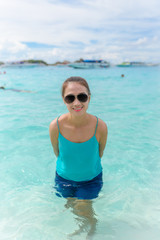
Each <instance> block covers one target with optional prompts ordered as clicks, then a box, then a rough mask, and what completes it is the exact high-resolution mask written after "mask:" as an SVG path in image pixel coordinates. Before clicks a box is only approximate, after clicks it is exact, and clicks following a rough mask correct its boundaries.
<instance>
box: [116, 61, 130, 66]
mask: <svg viewBox="0 0 160 240" xmlns="http://www.w3.org/2000/svg"><path fill="white" fill-rule="evenodd" d="M117 67H131V63H130V62H123V63H121V64H118V65H117Z"/></svg>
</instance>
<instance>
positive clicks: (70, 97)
mask: <svg viewBox="0 0 160 240" xmlns="http://www.w3.org/2000/svg"><path fill="white" fill-rule="evenodd" d="M76 97H77V99H78V101H80V102H87V100H88V95H87V94H85V93H80V94H78V95H77V96H75V95H73V94H69V95H67V96H65V97H64V101H65V102H66V103H73V102H74V101H75V99H76Z"/></svg>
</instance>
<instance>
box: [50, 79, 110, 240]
mask: <svg viewBox="0 0 160 240" xmlns="http://www.w3.org/2000/svg"><path fill="white" fill-rule="evenodd" d="M62 98H63V101H64V103H65V104H66V106H67V108H68V111H69V112H68V113H66V114H63V115H61V116H60V117H58V118H56V119H54V120H53V121H52V122H51V124H50V139H51V143H52V146H53V149H54V153H55V155H56V156H57V165H56V177H55V188H56V190H57V193H56V194H57V196H59V197H64V198H66V199H67V204H66V207H71V208H72V209H73V212H74V214H76V215H77V216H80V217H82V218H83V222H84V220H85V222H87V223H88V224H89V225H90V230H89V233H88V236H89V235H92V234H94V232H95V228H96V222H97V220H96V218H95V214H94V210H93V208H92V199H95V198H97V197H98V194H99V192H100V190H101V188H102V185H103V180H102V166H101V157H102V155H103V151H104V148H105V145H106V140H107V126H106V124H105V123H104V122H103V121H102V120H101V119H99V118H98V117H96V116H94V115H91V114H89V113H87V109H88V104H89V102H90V98H91V93H90V89H89V86H88V83H87V81H86V80H85V79H83V78H81V77H70V78H68V79H67V80H66V81H65V82H64V83H63V85H62ZM85 222H84V224H86V223H85ZM82 225H83V224H82ZM83 227H84V226H81V228H80V229H79V231H77V233H78V232H81V231H82V230H83V229H82V228H83Z"/></svg>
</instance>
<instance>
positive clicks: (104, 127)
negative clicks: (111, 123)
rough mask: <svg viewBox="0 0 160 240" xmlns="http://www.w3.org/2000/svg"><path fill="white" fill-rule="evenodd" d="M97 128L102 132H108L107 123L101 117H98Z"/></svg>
mask: <svg viewBox="0 0 160 240" xmlns="http://www.w3.org/2000/svg"><path fill="white" fill-rule="evenodd" d="M97 130H98V131H99V132H100V133H107V132H108V128H107V124H106V123H105V122H104V121H103V120H102V119H101V118H98V128H97Z"/></svg>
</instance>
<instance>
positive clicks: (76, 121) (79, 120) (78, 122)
mask: <svg viewBox="0 0 160 240" xmlns="http://www.w3.org/2000/svg"><path fill="white" fill-rule="evenodd" d="M68 120H69V122H70V123H71V124H72V125H74V126H75V127H81V126H84V125H86V124H87V123H88V120H89V114H88V113H85V114H84V115H82V116H74V115H71V114H70V113H69V115H68Z"/></svg>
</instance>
